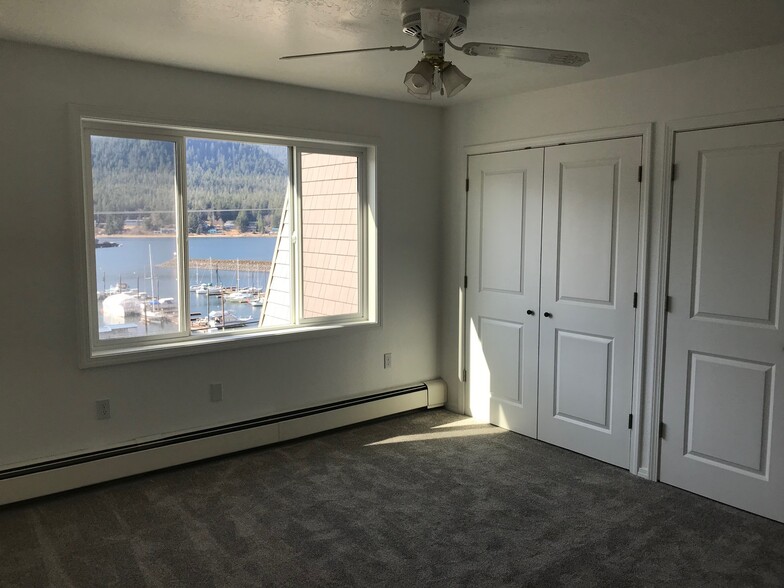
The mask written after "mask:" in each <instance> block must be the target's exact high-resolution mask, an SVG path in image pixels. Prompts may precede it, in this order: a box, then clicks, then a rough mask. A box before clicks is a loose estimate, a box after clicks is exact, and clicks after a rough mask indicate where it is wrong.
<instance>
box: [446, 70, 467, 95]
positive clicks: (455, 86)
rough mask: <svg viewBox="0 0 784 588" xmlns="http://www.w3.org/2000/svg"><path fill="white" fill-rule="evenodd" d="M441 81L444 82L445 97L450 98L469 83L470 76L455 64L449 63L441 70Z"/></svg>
mask: <svg viewBox="0 0 784 588" xmlns="http://www.w3.org/2000/svg"><path fill="white" fill-rule="evenodd" d="M441 82H442V83H443V84H444V92H445V93H446V97H447V98H451V97H452V96H456V95H457V94H459V93H460V91H461V90H462V89H463V88H465V87H466V86H467V85H468V84H470V83H471V78H469V77H468V76H467V75H465V74H464V73H463V72H462V71H460V70H459V69H458V68H457V66H456V65H450V66H448V67H445V68H444V69H443V70H441Z"/></svg>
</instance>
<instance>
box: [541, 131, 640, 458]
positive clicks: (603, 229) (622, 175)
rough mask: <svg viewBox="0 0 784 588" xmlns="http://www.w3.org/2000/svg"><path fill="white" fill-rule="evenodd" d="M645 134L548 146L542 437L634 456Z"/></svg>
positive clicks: (594, 453) (596, 453)
mask: <svg viewBox="0 0 784 588" xmlns="http://www.w3.org/2000/svg"><path fill="white" fill-rule="evenodd" d="M641 154H642V139H641V138H640V137H632V138H626V139H613V140H607V141H596V142H590V143H580V144H575V145H564V146H557V147H548V148H547V149H546V150H545V164H544V204H543V214H542V269H541V313H542V319H541V321H540V342H539V407H538V411H539V419H538V427H539V439H541V440H542V441H546V442H548V443H552V444H554V445H558V446H560V447H565V448H567V449H571V450H572V451H576V452H579V453H582V454H584V455H588V456H590V457H594V458H596V459H599V460H602V461H605V462H608V463H611V464H614V465H618V466H621V467H625V468H626V467H628V466H629V452H630V441H631V435H630V430H629V414H630V413H631V406H632V382H633V368H634V359H633V358H634V330H635V312H636V310H635V308H634V292H635V288H636V283H637V248H638V228H639V227H638V225H639V219H640V186H641V184H640V182H639V181H638V169H639V166H640V162H641Z"/></svg>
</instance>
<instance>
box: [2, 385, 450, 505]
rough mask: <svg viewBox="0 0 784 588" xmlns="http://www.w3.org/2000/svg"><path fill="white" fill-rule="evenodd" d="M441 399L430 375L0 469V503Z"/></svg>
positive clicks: (442, 387)
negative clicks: (418, 380)
mask: <svg viewBox="0 0 784 588" xmlns="http://www.w3.org/2000/svg"><path fill="white" fill-rule="evenodd" d="M445 403H446V383H445V382H444V381H443V380H430V381H427V382H422V383H420V384H415V385H412V386H407V387H405V388H399V389H395V390H386V391H384V392H377V393H374V394H369V395H367V396H362V397H359V398H352V399H349V400H343V401H340V402H333V403H330V404H324V405H321V406H316V407H312V408H306V409H302V410H295V411H291V412H286V413H281V414H276V415H270V416H266V417H261V418H257V419H250V420H247V421H241V422H237V423H231V424H227V425H220V426H217V427H211V428H208V429H201V430H198V431H191V432H188V433H180V434H176V435H171V436H168V437H163V438H160V439H155V440H152V441H145V442H141V443H132V444H128V445H122V446H120V447H113V448H111V449H104V450H100V451H92V452H89V453H82V454H78V455H73V456H69V457H63V458H57V459H52V460H48V461H45V462H37V463H34V464H29V465H24V466H20V467H16V468H11V469H7V470H3V471H0V504H10V503H12V502H18V501H20V500H28V499H30V498H37V497H39V496H45V495H47V494H54V493H57V492H63V491H65V490H72V489H74V488H80V487H82V486H90V485H92V484H99V483H101V482H107V481H109V480H116V479H118V478H125V477H128V476H134V475H137V474H142V473H145V472H151V471H154V470H159V469H163V468H168V467H172V466H176V465H181V464H185V463H190V462H194V461H199V460H203V459H209V458H212V457H217V456H220V455H226V454H229V453H234V452H237V451H244V450H247V449H253V448H255V447H262V446H264V445H270V444H273V443H279V442H282V441H289V440H291V439H297V438H299V437H305V436H307V435H313V434H315V433H321V432H324V431H328V430H331V429H337V428H340V427H345V426H348V425H353V424H356V423H361V422H364V421H369V420H373V419H377V418H381V417H385V416H391V415H394V414H399V413H402V412H407V411H410V410H416V409H420V408H436V407H439V406H443V405H444V404H445Z"/></svg>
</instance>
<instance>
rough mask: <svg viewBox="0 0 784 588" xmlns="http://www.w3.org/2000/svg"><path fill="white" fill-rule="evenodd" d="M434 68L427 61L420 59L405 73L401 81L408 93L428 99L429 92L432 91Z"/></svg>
mask: <svg viewBox="0 0 784 588" xmlns="http://www.w3.org/2000/svg"><path fill="white" fill-rule="evenodd" d="M434 74H435V68H434V67H433V64H432V63H430V62H429V61H420V62H419V63H417V64H416V65H415V66H414V67H413V69H411V71H409V72H407V73H406V76H405V78H403V83H404V84H405V85H406V88H408V93H409V94H412V95H414V96H416V97H417V98H424V99H425V100H429V99H430V93H431V92H432V91H433V75H434Z"/></svg>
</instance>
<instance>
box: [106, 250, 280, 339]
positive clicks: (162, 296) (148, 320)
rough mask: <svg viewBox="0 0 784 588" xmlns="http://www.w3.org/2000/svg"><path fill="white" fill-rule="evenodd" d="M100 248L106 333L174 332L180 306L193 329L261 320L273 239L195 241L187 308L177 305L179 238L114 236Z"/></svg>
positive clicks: (112, 335)
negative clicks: (176, 239)
mask: <svg viewBox="0 0 784 588" xmlns="http://www.w3.org/2000/svg"><path fill="white" fill-rule="evenodd" d="M112 242H113V243H117V246H116V247H115V246H111V247H98V248H96V285H97V286H98V287H97V292H96V295H97V310H98V331H99V337H100V338H101V339H110V338H111V339H113V338H127V337H134V336H140V335H153V334H157V333H174V332H176V331H178V330H179V328H180V316H181V314H180V313H181V312H187V314H188V316H189V318H190V324H191V330H192V331H194V332H201V333H209V332H216V331H219V330H223V329H228V328H232V329H236V328H243V327H255V326H256V325H257V324H258V321H259V318H260V316H261V310H262V306H263V304H264V290H265V289H266V286H267V279H268V276H269V271H270V268H271V258H272V254H273V250H274V245H275V239H270V238H253V237H242V238H236V237H210V238H203V239H194V240H193V241H192V242H190V243H189V246H190V247H189V249H190V252H191V254H192V255H193V257H192V258H191V259H190V260H189V263H188V281H189V283H188V285H187V286H186V300H187V302H188V305H187V306H188V307H187V309H180V308H179V307H178V303H177V300H178V296H179V294H178V284H179V280H178V279H177V258H176V256H174V257H173V256H172V253H173V252H174V250H175V248H176V247H175V245H176V244H175V243H174V239H168V238H161V237H151V238H139V237H134V238H122V237H112Z"/></svg>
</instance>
